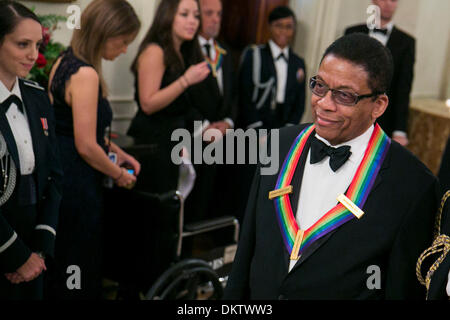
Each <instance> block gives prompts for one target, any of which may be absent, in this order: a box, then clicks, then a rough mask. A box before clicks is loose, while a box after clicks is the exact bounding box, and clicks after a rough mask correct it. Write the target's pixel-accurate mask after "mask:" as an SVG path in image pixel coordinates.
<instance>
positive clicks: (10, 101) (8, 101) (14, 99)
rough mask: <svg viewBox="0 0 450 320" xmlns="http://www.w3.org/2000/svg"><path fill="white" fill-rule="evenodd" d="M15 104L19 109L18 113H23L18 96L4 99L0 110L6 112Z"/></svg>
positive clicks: (13, 95)
mask: <svg viewBox="0 0 450 320" xmlns="http://www.w3.org/2000/svg"><path fill="white" fill-rule="evenodd" d="M13 103H15V104H16V106H17V108H18V109H19V111H20V112H22V113H23V104H22V101H21V100H20V98H19V97H18V96H16V95H15V94H12V95H10V96H9V97H8V99H6V100H5V101H3V102H2V103H1V105H2V108H3V109H4V110H5V113H6V112H7V111H8V109H9V107H10V106H11V105H12V104H13Z"/></svg>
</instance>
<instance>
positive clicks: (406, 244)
mask: <svg viewBox="0 0 450 320" xmlns="http://www.w3.org/2000/svg"><path fill="white" fill-rule="evenodd" d="M303 128H305V126H304V125H303V126H292V127H287V128H283V129H281V130H280V150H279V156H280V158H279V159H280V167H281V164H282V163H283V161H284V159H285V157H286V154H287V153H288V151H289V149H290V147H291V145H292V143H293V142H294V140H295V138H296V137H297V136H298V134H299V133H300V132H301V130H302V129H303ZM312 136H313V134H312V135H311V137H312ZM310 139H311V138H310ZM310 139H309V140H308V141H307V143H306V145H305V151H304V152H303V154H302V156H301V157H300V160H299V163H298V165H297V168H296V170H295V173H294V176H293V179H292V184H293V193H292V194H291V195H290V197H289V198H290V202H291V205H292V210H293V212H294V214H295V213H296V211H297V204H298V197H299V193H300V188H301V187H302V176H303V169H304V166H305V159H306V156H307V153H308V152H306V151H307V150H309V148H310ZM258 169H259V168H258ZM277 177H278V173H277V174H275V175H266V176H261V175H260V172H259V171H257V172H256V175H255V178H254V181H253V185H252V189H251V191H250V196H249V201H248V204H247V210H246V213H245V218H244V223H243V228H242V231H241V236H240V241H239V245H238V250H237V253H236V257H235V259H234V262H233V267H232V271H231V274H230V277H229V280H228V285H227V288H226V290H225V296H224V297H225V298H226V299H320V300H322V299H424V298H425V290H424V287H422V286H421V285H420V283H419V282H418V281H417V279H416V274H415V265H416V261H417V258H418V257H419V255H420V254H421V253H422V251H423V250H424V249H426V248H427V247H428V246H429V244H430V243H431V239H432V231H433V223H434V217H435V213H436V209H437V205H438V202H439V191H438V185H437V179H436V178H435V177H434V176H433V175H432V174H431V172H430V171H429V170H428V169H426V167H425V166H424V165H423V164H422V163H421V162H419V161H418V160H417V159H416V158H415V157H414V156H413V155H412V154H410V153H409V152H408V151H407V150H406V149H404V148H403V147H401V146H400V145H399V144H398V143H396V142H395V141H392V143H391V146H390V149H389V151H388V153H387V155H386V158H385V160H384V162H383V164H382V165H381V168H380V171H379V173H378V176H377V178H376V180H375V182H374V186H373V188H372V190H371V192H370V194H369V195H368V198H367V201H366V203H365V205H364V206H363V208H362V210H363V211H364V212H365V214H364V215H363V216H362V218H361V219H360V220H358V219H352V220H350V221H349V222H347V223H345V224H343V225H342V226H340V227H339V228H337V229H335V230H334V231H332V232H331V233H328V234H327V235H325V236H324V237H322V238H320V239H319V240H317V241H316V242H314V243H313V244H312V245H311V246H310V247H308V249H306V250H305V252H303V254H302V255H301V257H300V259H299V260H298V261H297V263H296V264H295V266H294V267H293V269H292V270H291V272H289V273H288V269H289V254H288V251H287V249H286V248H285V246H284V243H283V239H282V235H281V232H280V228H279V225H278V222H277V217H276V210H275V207H274V200H269V199H268V194H269V192H270V191H272V190H274V189H275V185H276V180H277ZM377 267H378V268H379V273H378V275H379V276H380V278H379V287H378V286H377V283H376V281H374V282H372V280H371V279H370V276H372V275H374V271H373V270H376V269H377ZM368 284H369V285H368Z"/></svg>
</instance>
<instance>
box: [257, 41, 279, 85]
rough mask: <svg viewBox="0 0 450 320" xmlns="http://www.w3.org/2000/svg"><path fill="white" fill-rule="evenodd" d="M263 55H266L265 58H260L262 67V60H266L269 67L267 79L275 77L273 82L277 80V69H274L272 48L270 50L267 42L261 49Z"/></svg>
mask: <svg viewBox="0 0 450 320" xmlns="http://www.w3.org/2000/svg"><path fill="white" fill-rule="evenodd" d="M261 51H262V52H263V53H264V54H265V55H266V59H267V60H266V59H262V62H263V65H262V66H263V68H264V61H267V67H268V68H269V70H268V71H269V76H268V77H267V79H269V78H271V77H274V78H275V83H276V82H277V81H278V79H277V71H276V69H275V62H274V59H275V58H274V57H273V53H272V50H270V46H269V44H266V45H265V47H264V48H263V50H261Z"/></svg>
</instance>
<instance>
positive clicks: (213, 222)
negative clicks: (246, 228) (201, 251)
mask: <svg viewBox="0 0 450 320" xmlns="http://www.w3.org/2000/svg"><path fill="white" fill-rule="evenodd" d="M235 219H236V218H235V217H232V216H223V217H219V218H215V219H209V220H203V221H199V222H193V223H190V224H187V225H185V226H184V230H186V231H188V232H198V231H201V230H204V229H211V228H216V227H217V228H219V227H222V226H224V225H232V224H234V221H235Z"/></svg>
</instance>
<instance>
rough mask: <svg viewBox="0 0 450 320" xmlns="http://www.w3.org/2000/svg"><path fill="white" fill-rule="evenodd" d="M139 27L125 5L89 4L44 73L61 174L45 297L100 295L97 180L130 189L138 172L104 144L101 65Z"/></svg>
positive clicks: (106, 114)
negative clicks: (67, 43) (55, 236)
mask: <svg viewBox="0 0 450 320" xmlns="http://www.w3.org/2000/svg"><path fill="white" fill-rule="evenodd" d="M139 29H140V22H139V20H138V18H137V16H136V13H135V11H134V10H133V8H132V6H131V5H130V4H129V3H128V2H127V1H125V0H94V1H92V2H91V3H90V4H89V5H88V6H87V7H86V9H85V10H84V11H83V13H82V15H81V28H80V29H76V30H74V33H73V37H72V41H71V44H70V47H69V48H68V49H67V50H66V51H65V52H64V53H63V54H62V56H61V57H60V58H58V60H57V61H56V63H55V65H54V66H53V68H52V72H51V73H50V81H49V92H50V98H51V100H52V101H53V106H54V109H55V118H56V135H57V138H58V145H59V148H60V151H61V159H62V165H63V169H64V180H63V198H62V202H61V213H60V222H59V225H58V233H59V235H60V237H59V238H58V241H57V242H56V253H55V264H54V265H53V266H52V268H51V269H50V270H49V271H50V274H51V277H50V281H49V297H50V298H55V299H97V298H101V267H102V259H101V257H102V252H101V232H102V228H101V227H102V211H103V197H102V195H103V194H102V182H103V179H104V177H105V176H106V177H110V178H112V179H114V181H115V183H116V184H117V185H118V186H119V187H125V186H131V185H132V184H133V183H134V182H135V181H136V176H137V175H138V174H139V171H140V164H139V162H138V161H136V160H135V159H134V158H133V157H132V156H130V155H129V154H127V153H125V152H124V151H123V150H121V149H120V148H119V147H118V146H116V145H115V144H114V143H112V142H111V141H110V140H109V139H105V136H107V135H108V131H107V128H108V127H110V126H111V121H112V110H111V107H110V105H109V102H108V100H107V99H106V97H107V88H106V84H105V81H104V80H103V76H102V68H101V62H102V59H105V60H111V61H112V60H114V59H116V58H117V57H118V56H119V55H120V54H122V53H125V52H126V51H127V47H128V45H129V44H130V43H131V42H132V41H133V40H134V38H135V37H136V35H137V33H138V31H139ZM108 152H113V153H115V154H116V155H117V161H116V162H113V161H111V160H110V159H109V158H108ZM124 165H126V166H127V167H131V168H132V169H133V170H134V173H133V174H131V173H129V172H128V171H127V170H126V169H125V168H124ZM72 269H73V270H78V272H81V274H80V275H81V277H80V278H79V280H80V281H79V282H78V284H77V283H74V287H73V288H71V287H68V286H67V281H68V277H69V276H70V272H71V271H70V270H72ZM72 272H75V271H72Z"/></svg>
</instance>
